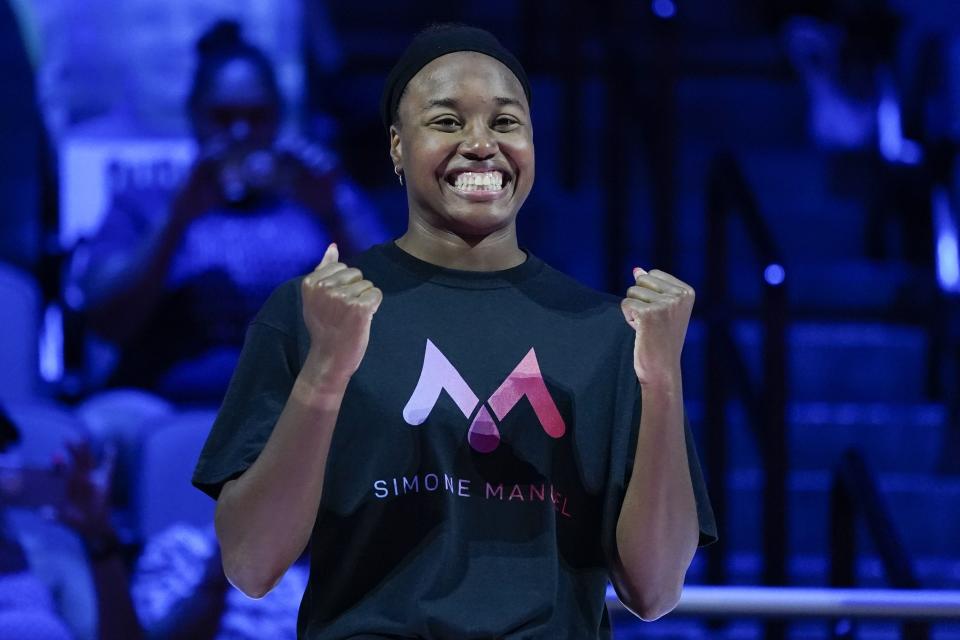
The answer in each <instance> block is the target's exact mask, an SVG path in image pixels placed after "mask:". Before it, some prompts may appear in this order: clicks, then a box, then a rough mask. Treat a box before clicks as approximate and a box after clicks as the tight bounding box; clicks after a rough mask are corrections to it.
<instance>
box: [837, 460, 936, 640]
mask: <svg viewBox="0 0 960 640" xmlns="http://www.w3.org/2000/svg"><path fill="white" fill-rule="evenodd" d="M858 516H860V517H862V519H863V522H864V523H865V524H866V530H867V534H868V535H869V536H870V539H871V541H872V542H873V544H874V546H875V547H876V550H877V553H878V554H879V556H880V561H881V563H882V564H883V567H884V570H885V571H886V574H887V577H888V579H889V581H890V583H891V585H892V586H893V587H894V588H896V589H919V588H920V582H919V580H917V578H916V576H915V575H914V572H913V564H912V562H911V561H910V554H909V553H908V551H907V548H906V546H905V545H904V544H903V541H902V540H901V538H900V535H899V533H898V531H897V527H896V525H895V523H894V521H893V517H892V516H891V514H890V510H889V509H888V508H887V505H886V503H885V502H884V500H883V496H882V495H880V491H879V489H878V488H877V483H876V480H875V479H874V475H873V473H871V471H870V468H869V467H868V466H867V462H866V460H864V458H863V456H862V455H861V454H860V452H859V451H857V450H856V449H848V450H847V451H846V452H845V453H844V454H843V457H842V458H841V459H840V462H839V463H838V465H837V468H836V469H835V471H834V475H833V486H832V487H831V490H830V521H829V526H830V532H829V533H830V585H831V586H833V587H852V586H854V585H855V584H856V581H857V576H856V562H857V520H858ZM853 630H854V627H853V625H852V624H849V621H845V620H841V621H839V622H838V623H837V624H836V625H835V631H834V638H852V637H853ZM929 637H930V629H929V628H928V627H927V626H926V625H924V624H918V623H907V624H906V625H904V627H903V638H904V639H905V640H928V638H929Z"/></svg>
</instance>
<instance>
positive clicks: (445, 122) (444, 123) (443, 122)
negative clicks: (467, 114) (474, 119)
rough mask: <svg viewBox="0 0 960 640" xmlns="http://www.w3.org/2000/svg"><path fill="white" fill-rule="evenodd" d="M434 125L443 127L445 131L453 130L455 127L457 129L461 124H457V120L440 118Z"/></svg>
mask: <svg viewBox="0 0 960 640" xmlns="http://www.w3.org/2000/svg"><path fill="white" fill-rule="evenodd" d="M433 124H435V125H438V126H440V127H443V128H445V129H452V128H453V127H456V126H457V125H458V124H460V123H459V122H457V119H456V118H440V119H438V120H434V121H433Z"/></svg>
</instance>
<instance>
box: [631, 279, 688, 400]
mask: <svg viewBox="0 0 960 640" xmlns="http://www.w3.org/2000/svg"><path fill="white" fill-rule="evenodd" d="M633 277H634V279H635V280H636V284H635V285H634V286H632V287H630V288H629V289H627V297H626V298H624V299H623V301H622V302H621V303H620V308H621V310H622V311H623V317H624V318H626V320H627V324H629V325H630V326H631V327H633V329H634V331H636V338H635V340H634V343H633V368H634V370H635V371H636V372H637V379H638V380H640V384H641V385H645V386H646V385H655V386H656V385H670V384H676V383H679V381H680V352H681V351H682V350H683V341H684V339H685V338H686V336H687V325H688V324H690V314H691V312H692V311H693V300H694V297H695V295H694V291H693V287H691V286H690V285H688V284H687V283H685V282H683V281H682V280H680V279H678V278H675V277H673V276H672V275H670V274H669V273H665V272H663V271H660V270H659V269H654V270H653V271H650V272H649V273H647V272H646V271H644V270H643V269H641V268H639V267H637V268H635V269H634V270H633Z"/></svg>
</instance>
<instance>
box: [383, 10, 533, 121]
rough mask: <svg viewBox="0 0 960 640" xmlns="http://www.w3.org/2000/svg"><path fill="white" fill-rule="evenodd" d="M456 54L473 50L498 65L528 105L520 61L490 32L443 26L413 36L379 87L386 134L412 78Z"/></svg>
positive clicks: (525, 75)
mask: <svg viewBox="0 0 960 640" xmlns="http://www.w3.org/2000/svg"><path fill="white" fill-rule="evenodd" d="M457 51H476V52H477V53H482V54H485V55H488V56H490V57H491V58H496V59H497V60H499V61H500V62H502V63H503V64H504V65H505V66H506V67H507V68H508V69H510V71H512V72H513V75H515V76H516V77H517V80H519V81H520V84H521V85H522V86H523V93H524V94H526V96H527V104H528V105H529V104H530V81H529V80H528V79H527V72H526V71H524V70H523V66H522V65H521V64H520V61H519V60H517V59H516V57H514V55H513V54H512V53H510V52H509V51H507V49H506V48H505V47H504V46H503V45H502V44H500V41H499V40H497V39H496V37H495V36H494V35H493V34H492V33H490V32H489V31H484V30H483V29H477V28H476V27H467V26H463V25H443V26H440V27H436V28H431V29H427V30H425V31H421V32H420V33H419V34H417V36H416V37H415V38H414V39H413V42H411V43H410V46H408V47H407V49H406V51H404V52H403V55H402V56H400V59H399V60H398V61H397V64H395V65H394V66H393V69H391V70H390V74H389V75H388V76H387V81H386V83H385V84H384V87H383V96H382V97H381V98H380V117H381V118H382V119H383V126H384V127H386V129H387V130H388V131H389V130H390V125H391V124H393V115H394V114H395V113H396V112H397V107H398V105H399V104H400V96H402V95H403V90H404V89H405V88H406V86H407V83H408V82H410V80H411V79H412V78H413V76H415V75H417V72H418V71H420V69H423V68H424V67H425V66H427V65H428V64H429V63H430V62H431V61H433V60H435V59H437V58H439V57H440V56H444V55H446V54H448V53H455V52H457Z"/></svg>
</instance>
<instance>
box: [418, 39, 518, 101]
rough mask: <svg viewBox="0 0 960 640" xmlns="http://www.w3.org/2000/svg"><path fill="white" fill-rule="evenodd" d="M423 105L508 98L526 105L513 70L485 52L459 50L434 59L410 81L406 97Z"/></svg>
mask: <svg viewBox="0 0 960 640" xmlns="http://www.w3.org/2000/svg"><path fill="white" fill-rule="evenodd" d="M407 98H413V99H414V100H415V102H417V103H423V104H420V105H413V106H414V107H415V108H422V107H423V106H426V105H427V104H429V103H430V102H431V101H436V100H448V99H452V100H465V99H471V98H473V99H481V100H486V99H496V98H507V99H510V100H511V101H516V102H518V103H520V104H521V105H523V106H524V107H525V108H526V105H527V99H526V95H525V94H524V92H523V86H522V85H521V84H520V81H519V80H518V79H517V77H516V76H515V75H513V72H512V71H510V69H509V68H508V67H507V66H506V65H505V64H503V63H502V62H500V61H499V60H497V59H496V58H492V57H490V56H488V55H486V54H483V53H477V52H474V51H457V52H454V53H448V54H446V55H443V56H440V57H439V58H436V59H434V60H431V61H430V62H429V63H428V64H427V65H426V66H424V67H423V68H422V69H420V71H418V72H417V74H416V75H415V76H413V78H411V80H410V82H409V83H408V84H407V90H406V91H405V92H404V98H403V100H404V101H406V100H407Z"/></svg>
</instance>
